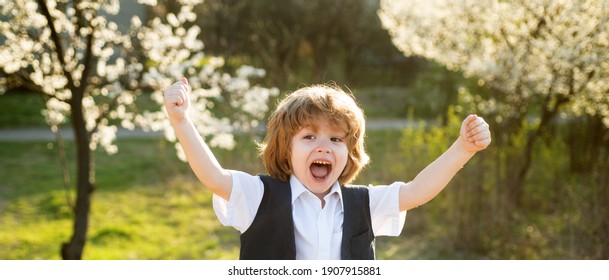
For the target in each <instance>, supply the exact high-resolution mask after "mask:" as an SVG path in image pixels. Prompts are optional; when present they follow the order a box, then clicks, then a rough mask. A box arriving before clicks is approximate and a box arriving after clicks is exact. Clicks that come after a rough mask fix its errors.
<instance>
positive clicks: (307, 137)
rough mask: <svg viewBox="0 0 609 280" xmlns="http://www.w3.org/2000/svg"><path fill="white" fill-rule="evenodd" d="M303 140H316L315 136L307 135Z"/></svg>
mask: <svg viewBox="0 0 609 280" xmlns="http://www.w3.org/2000/svg"><path fill="white" fill-rule="evenodd" d="M303 138H304V139H307V140H312V139H315V136H313V135H305V137H303Z"/></svg>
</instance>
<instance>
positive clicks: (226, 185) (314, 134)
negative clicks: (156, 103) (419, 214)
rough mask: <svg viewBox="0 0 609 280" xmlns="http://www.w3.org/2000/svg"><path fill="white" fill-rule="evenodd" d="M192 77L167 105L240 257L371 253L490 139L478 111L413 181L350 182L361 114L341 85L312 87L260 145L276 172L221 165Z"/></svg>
mask: <svg viewBox="0 0 609 280" xmlns="http://www.w3.org/2000/svg"><path fill="white" fill-rule="evenodd" d="M188 91H189V88H188V81H187V80H186V79H185V78H182V80H181V81H179V82H176V83H175V84H173V85H172V86H170V87H169V88H168V89H166V90H165V107H166V109H167V113H168V116H169V119H170V122H171V124H172V127H173V128H174V130H175V133H176V136H177V138H178V140H179V141H180V143H181V144H182V147H183V149H184V153H185V154H186V157H187V159H188V162H189V164H190V166H191V168H192V169H193V171H194V172H195V174H196V175H197V177H198V178H199V180H200V181H201V182H202V183H203V184H204V185H205V186H207V187H208V188H209V189H210V190H211V191H212V192H213V193H214V199H213V202H214V210H215V212H216V215H217V216H218V218H219V220H220V221H221V222H222V224H223V225H225V226H232V227H234V228H235V229H237V230H239V231H240V232H241V237H240V238H241V252H240V259H374V238H375V236H381V235H388V236H398V235H399V234H400V232H401V230H402V228H403V225H404V220H405V217H406V211H407V210H408V209H412V208H414V207H417V206H419V205H421V204H424V203H426V202H427V201H429V200H431V199H432V198H433V197H435V196H436V195H437V194H438V193H439V192H440V191H441V190H442V189H443V188H444V187H445V186H446V185H447V184H448V182H449V181H450V180H451V178H452V177H453V176H454V175H455V174H456V172H457V171H458V170H459V169H460V168H461V167H462V166H463V165H464V164H465V163H466V162H467V161H468V160H469V159H470V158H471V157H472V156H473V155H474V154H475V153H476V152H478V151H481V150H483V149H485V148H486V147H487V146H488V145H489V144H490V142H491V135H490V131H489V126H488V124H487V123H486V122H485V121H484V119H482V118H481V117H478V116H476V115H470V116H468V117H467V118H465V120H464V121H463V123H462V126H461V131H460V136H459V138H458V139H457V140H456V141H455V142H454V143H453V145H452V146H451V147H450V148H449V149H448V150H447V151H446V152H445V153H444V154H442V155H441V156H440V157H439V158H438V159H436V160H435V161H434V162H432V163H431V164H430V165H429V166H427V167H426V168H425V169H424V170H423V171H421V172H420V173H419V174H418V175H417V176H416V177H415V178H414V180H412V181H411V182H409V183H403V182H395V183H393V184H391V185H389V186H376V187H361V186H360V187H357V186H348V185H347V184H349V183H350V182H351V181H352V180H353V179H354V178H355V177H356V176H357V174H358V173H359V171H360V170H361V169H362V168H363V167H364V166H365V165H366V164H367V163H368V160H369V158H368V155H367V154H366V152H365V150H364V132H365V119H364V115H363V112H362V110H361V109H360V108H359V107H358V106H357V105H356V103H355V101H354V100H353V98H352V97H351V96H350V95H348V94H347V93H345V92H343V91H342V90H340V89H338V88H333V87H328V86H323V85H321V86H311V87H305V88H302V89H299V90H297V91H296V92H294V93H292V94H290V95H288V96H287V97H286V98H285V99H284V100H282V101H281V102H280V104H279V105H278V107H277V109H276V110H275V112H273V114H272V115H271V117H270V119H269V123H268V133H267V136H266V138H265V140H264V142H263V144H262V145H261V146H260V149H261V154H262V157H263V160H264V164H265V167H266V169H267V171H268V172H269V174H270V176H266V175H259V176H252V175H249V174H246V173H243V172H240V171H229V170H225V169H223V168H222V166H221V165H220V164H219V163H218V161H217V160H216V158H215V157H214V155H213V154H212V152H211V151H210V149H209V148H208V146H207V145H206V144H205V142H204V141H203V140H202V138H201V137H200V136H199V134H198V133H197V130H196V129H195V127H194V125H193V123H192V122H191V121H190V119H189V117H188V108H189V106H190V101H189V97H188Z"/></svg>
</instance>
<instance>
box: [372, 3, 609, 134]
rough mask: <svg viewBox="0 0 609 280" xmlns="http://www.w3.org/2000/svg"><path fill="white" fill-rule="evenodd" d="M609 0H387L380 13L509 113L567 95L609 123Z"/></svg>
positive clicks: (399, 34)
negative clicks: (487, 89)
mask: <svg viewBox="0 0 609 280" xmlns="http://www.w3.org/2000/svg"><path fill="white" fill-rule="evenodd" d="M608 15H609V2H607V1H596V0H581V1H570V0H515V1H501V0H465V1H463V0H425V1H424V0H397V1H393V0H383V1H381V9H380V11H379V16H380V18H381V20H382V22H383V26H384V27H385V28H386V29H387V30H388V31H389V33H390V35H391V37H392V38H393V42H394V44H395V45H396V46H397V47H398V48H399V49H400V50H402V51H403V52H404V54H406V55H408V56H411V55H416V56H421V57H425V58H427V59H430V60H434V61H437V62H438V63H440V64H442V65H445V66H446V67H447V68H448V69H459V70H461V71H463V72H464V73H465V75H466V76H470V77H478V78H480V79H482V80H483V81H484V82H485V83H488V85H489V86H491V87H492V88H493V89H494V90H495V91H496V92H500V93H502V94H503V95H505V96H504V99H505V100H504V101H503V102H505V104H504V105H505V106H499V105H500V103H499V102H490V103H488V104H486V105H484V106H483V107H484V109H485V110H487V111H489V112H493V111H494V112H497V111H499V110H503V112H501V114H502V115H505V116H513V115H519V114H523V111H526V106H527V104H529V102H533V100H540V99H547V100H550V102H549V103H550V105H551V104H552V103H553V102H557V101H556V100H568V102H566V103H565V108H564V109H566V110H567V112H568V113H570V114H574V115H581V114H588V115H595V116H600V117H602V118H603V119H604V123H605V125H607V126H608V127H609V57H608V56H607V49H608V48H609V16H608Z"/></svg>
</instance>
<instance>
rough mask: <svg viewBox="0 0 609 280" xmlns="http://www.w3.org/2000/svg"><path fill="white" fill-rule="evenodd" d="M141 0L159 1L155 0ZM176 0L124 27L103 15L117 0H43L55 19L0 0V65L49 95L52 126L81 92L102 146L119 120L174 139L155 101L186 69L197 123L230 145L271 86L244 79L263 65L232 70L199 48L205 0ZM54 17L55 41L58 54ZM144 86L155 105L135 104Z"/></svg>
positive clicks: (33, 5)
mask: <svg viewBox="0 0 609 280" xmlns="http://www.w3.org/2000/svg"><path fill="white" fill-rule="evenodd" d="M138 2H139V3H141V4H145V5H156V2H157V1H155V0H138ZM179 2H180V4H182V5H183V6H182V7H181V9H180V12H179V13H178V14H168V15H167V17H166V18H164V19H161V18H154V19H152V20H150V21H149V22H147V23H142V21H141V19H140V18H138V17H133V18H132V19H131V27H130V29H129V30H119V26H118V24H116V23H115V22H112V21H109V20H108V19H107V18H106V16H104V14H106V15H107V14H117V13H118V12H119V9H120V1H118V0H108V1H79V2H78V5H77V6H76V7H74V6H70V5H65V4H63V3H62V4H57V2H55V1H45V3H46V6H47V8H48V9H49V13H50V14H51V17H52V18H53V22H47V19H46V18H45V16H44V15H42V14H41V12H40V11H41V9H40V7H39V6H38V3H37V1H34V0H0V18H2V22H0V32H1V33H0V43H1V45H0V69H2V72H4V73H6V74H9V75H19V76H20V77H23V79H24V80H25V81H26V82H28V83H31V84H32V86H34V87H37V88H39V89H40V90H41V91H43V92H44V93H45V94H47V95H48V97H49V98H48V101H47V102H46V109H45V110H43V114H44V116H45V118H46V120H47V122H48V123H49V125H51V126H52V127H53V126H57V125H61V124H63V123H65V121H66V120H67V119H69V118H68V116H70V114H71V110H72V105H73V103H74V100H73V98H76V97H77V95H76V94H75V90H76V91H77V92H79V93H80V92H82V93H84V95H83V96H82V100H81V104H80V105H82V110H83V114H84V118H85V123H86V129H87V130H88V132H89V135H90V140H91V142H90V144H89V146H90V148H91V149H96V148H97V147H102V148H104V149H105V150H106V151H107V152H109V153H115V152H116V151H117V147H116V146H115V145H114V144H113V142H114V140H115V139H116V131H117V124H118V123H120V125H121V126H122V127H125V128H128V129H134V128H135V127H136V126H141V127H143V128H144V129H147V130H154V131H161V130H163V131H164V132H165V136H166V138H167V139H169V140H170V141H175V135H174V133H173V130H172V129H171V126H170V125H169V122H168V120H167V117H166V114H165V112H164V109H163V107H162V105H161V104H162V103H163V97H162V91H163V90H164V89H165V88H166V87H167V86H169V85H170V84H172V83H173V82H175V81H177V80H178V79H180V78H181V77H188V78H189V82H190V84H191V86H192V88H193V91H192V96H191V98H192V104H193V106H192V109H191V113H192V115H193V120H195V122H196V125H197V127H198V128H199V130H200V133H201V134H202V136H204V137H208V138H209V141H208V142H209V144H210V145H211V146H217V147H222V148H227V149H230V148H232V147H233V146H234V140H233V133H234V132H235V129H245V128H250V127H252V126H255V125H257V122H258V121H259V120H260V119H261V118H262V117H264V114H265V112H266V111H267V110H268V105H267V102H268V100H269V98H270V97H271V96H273V95H277V94H278V91H277V89H268V88H264V87H260V86H258V85H255V84H253V83H252V81H251V79H254V78H259V77H263V76H264V75H265V72H264V70H261V69H256V68H253V67H250V66H243V67H240V68H239V70H238V71H237V73H236V75H235V76H231V75H229V74H226V73H222V72H221V71H220V69H221V68H222V67H223V66H224V61H223V60H222V59H221V58H216V57H210V56H206V55H205V54H204V53H203V52H202V50H203V42H202V41H201V40H199V39H198V38H197V36H198V34H199V33H200V32H201V30H200V28H199V27H198V26H193V24H192V23H193V22H194V21H195V19H196V14H195V13H194V12H193V6H194V5H196V4H199V3H201V2H202V1H201V0H181V1H179ZM51 25H52V26H53V27H54V28H55V29H56V31H57V33H56V35H58V36H59V40H60V41H61V49H62V50H63V53H61V57H59V56H58V51H57V47H56V46H55V39H54V38H53V36H52V32H51V28H50V26H51ZM185 26H191V27H185ZM89 39H91V40H90V41H89ZM88 46H90V48H88ZM61 61H63V63H61ZM87 61H88V63H90V64H89V65H85V63H87ZM85 78H86V80H85ZM6 86H7V79H6V78H4V77H0V93H1V92H3V91H4V90H5V88H6ZM84 86H86V87H84ZM143 88H152V89H154V92H153V93H152V98H153V99H154V100H156V101H157V102H158V103H159V106H158V110H156V111H153V112H140V111H138V109H137V108H136V107H135V101H136V99H137V97H138V96H140V95H141V94H143V93H142V89H143ZM79 96H80V95H78V97H79ZM79 100H80V99H79ZM219 107H223V108H224V107H229V108H230V109H229V110H228V111H225V110H224V109H225V108H224V109H220V108H219ZM113 120H115V121H113ZM179 151H180V149H178V153H179Z"/></svg>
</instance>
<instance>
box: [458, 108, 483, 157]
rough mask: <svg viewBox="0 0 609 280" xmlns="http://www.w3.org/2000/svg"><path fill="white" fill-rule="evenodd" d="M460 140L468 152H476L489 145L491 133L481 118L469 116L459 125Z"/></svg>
mask: <svg viewBox="0 0 609 280" xmlns="http://www.w3.org/2000/svg"><path fill="white" fill-rule="evenodd" d="M460 138H461V140H462V143H463V144H464V146H465V150H467V151H468V152H478V151H482V150H484V149H486V147H488V145H489V144H491V131H490V130H489V126H488V124H487V123H486V121H484V119H483V118H482V117H478V116H477V115H469V116H467V118H465V120H463V123H462V124H461V132H460Z"/></svg>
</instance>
